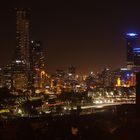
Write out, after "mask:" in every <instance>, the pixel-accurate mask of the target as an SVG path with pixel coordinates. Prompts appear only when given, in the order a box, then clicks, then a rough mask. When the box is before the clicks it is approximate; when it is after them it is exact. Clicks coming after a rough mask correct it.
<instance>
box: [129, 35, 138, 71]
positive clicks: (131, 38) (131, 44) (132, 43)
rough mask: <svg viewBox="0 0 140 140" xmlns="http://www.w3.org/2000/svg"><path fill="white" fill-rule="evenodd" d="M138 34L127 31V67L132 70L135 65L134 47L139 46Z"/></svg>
mask: <svg viewBox="0 0 140 140" xmlns="http://www.w3.org/2000/svg"><path fill="white" fill-rule="evenodd" d="M137 36H138V35H137V34H135V33H127V34H126V41H127V54H126V55H127V68H128V69H129V70H132V68H133V66H134V51H133V50H134V48H137Z"/></svg>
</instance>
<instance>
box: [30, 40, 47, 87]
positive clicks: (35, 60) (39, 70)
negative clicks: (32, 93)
mask: <svg viewBox="0 0 140 140" xmlns="http://www.w3.org/2000/svg"><path fill="white" fill-rule="evenodd" d="M29 54H30V55H29V56H30V57H29V61H30V81H31V83H32V85H33V86H34V87H35V88H43V87H44V82H43V81H44V80H45V74H46V73H45V62H44V53H43V49H42V43H41V42H40V41H33V40H32V41H31V43H30V49H29Z"/></svg>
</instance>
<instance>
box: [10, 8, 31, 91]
mask: <svg viewBox="0 0 140 140" xmlns="http://www.w3.org/2000/svg"><path fill="white" fill-rule="evenodd" d="M29 29H30V9H23V8H16V49H15V54H14V59H13V61H12V76H13V77H12V79H13V86H14V88H16V89H20V90H23V89H26V88H27V86H28V82H29V81H28V78H29V75H28V74H29V70H30V63H29V45H30V35H29V34H30V30H29Z"/></svg>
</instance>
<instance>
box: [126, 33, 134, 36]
mask: <svg viewBox="0 0 140 140" xmlns="http://www.w3.org/2000/svg"><path fill="white" fill-rule="evenodd" d="M126 35H128V36H131V37H134V36H136V35H137V34H136V33H127V34H126Z"/></svg>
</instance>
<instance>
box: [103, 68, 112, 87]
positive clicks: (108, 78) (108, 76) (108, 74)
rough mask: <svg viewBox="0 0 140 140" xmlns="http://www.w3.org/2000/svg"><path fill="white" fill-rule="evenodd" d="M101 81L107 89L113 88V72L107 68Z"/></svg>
mask: <svg viewBox="0 0 140 140" xmlns="http://www.w3.org/2000/svg"><path fill="white" fill-rule="evenodd" d="M101 81H102V83H103V86H105V87H108V86H113V72H112V71H111V70H110V69H108V68H105V69H104V70H103V71H102V72H101Z"/></svg>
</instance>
